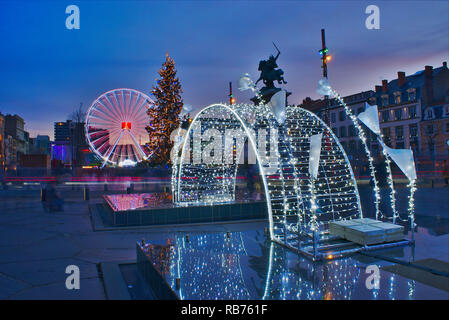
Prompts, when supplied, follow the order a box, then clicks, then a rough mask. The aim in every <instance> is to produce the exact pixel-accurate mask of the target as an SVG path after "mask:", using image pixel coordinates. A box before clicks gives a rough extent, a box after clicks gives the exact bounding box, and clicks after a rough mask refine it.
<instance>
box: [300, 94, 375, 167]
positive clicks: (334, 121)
mask: <svg viewBox="0 0 449 320" xmlns="http://www.w3.org/2000/svg"><path fill="white" fill-rule="evenodd" d="M373 95H374V91H371V90H370V91H363V92H359V93H356V94H352V95H349V96H346V97H343V101H344V102H345V103H346V104H347V105H348V106H349V108H350V109H351V110H352V113H353V114H354V115H358V114H359V113H361V112H363V111H364V110H365V103H367V102H368V101H369V99H370V98H371V97H372V96H373ZM326 105H327V110H328V114H329V119H328V121H329V123H328V125H329V126H330V127H331V129H332V131H333V132H334V134H335V135H336V136H337V137H338V139H339V141H340V143H341V145H342V147H343V148H344V149H345V151H346V154H347V155H348V158H349V160H350V161H351V164H352V166H353V169H354V173H355V174H356V175H364V174H365V173H366V172H367V170H368V168H367V166H366V156H365V151H364V149H363V145H362V143H361V140H360V139H359V137H358V134H357V130H356V128H355V127H354V125H353V123H352V121H351V119H350V118H349V117H348V116H347V115H346V112H345V109H344V107H343V106H342V105H341V104H340V103H339V102H338V101H337V100H336V99H329V100H328V101H327V102H326V101H325V100H322V99H319V100H312V99H310V98H309V97H307V98H306V99H304V100H303V103H302V104H301V107H303V108H305V109H307V110H309V111H312V112H314V113H316V114H317V115H318V116H319V117H320V118H322V119H323V117H324V112H325V110H326ZM368 131H369V130H367V133H368V134H369V137H371V135H370V133H369V132H368ZM373 138H374V137H373ZM368 141H369V142H370V141H371V140H370V139H368Z"/></svg>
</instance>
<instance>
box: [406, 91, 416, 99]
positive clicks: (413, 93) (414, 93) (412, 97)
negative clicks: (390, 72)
mask: <svg viewBox="0 0 449 320" xmlns="http://www.w3.org/2000/svg"><path fill="white" fill-rule="evenodd" d="M415 99H416V92H415V90H413V91H409V93H408V101H415Z"/></svg>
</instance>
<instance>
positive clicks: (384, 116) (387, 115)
mask: <svg viewBox="0 0 449 320" xmlns="http://www.w3.org/2000/svg"><path fill="white" fill-rule="evenodd" d="M389 120H390V113H389V112H388V110H385V111H382V122H387V121H389Z"/></svg>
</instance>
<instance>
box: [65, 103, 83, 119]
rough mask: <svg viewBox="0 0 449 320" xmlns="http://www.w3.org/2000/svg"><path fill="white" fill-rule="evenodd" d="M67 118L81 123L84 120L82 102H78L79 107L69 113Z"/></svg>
mask: <svg viewBox="0 0 449 320" xmlns="http://www.w3.org/2000/svg"><path fill="white" fill-rule="evenodd" d="M69 120H72V121H73V122H76V123H82V122H84V121H85V120H86V112H85V111H84V110H83V103H82V102H81V103H80V106H79V108H78V109H76V110H75V111H73V112H72V113H71V114H70V116H69Z"/></svg>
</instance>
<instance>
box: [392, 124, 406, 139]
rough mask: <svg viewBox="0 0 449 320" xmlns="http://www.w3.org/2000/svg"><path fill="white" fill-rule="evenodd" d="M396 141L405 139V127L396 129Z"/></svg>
mask: <svg viewBox="0 0 449 320" xmlns="http://www.w3.org/2000/svg"><path fill="white" fill-rule="evenodd" d="M394 131H395V135H396V139H403V138H404V127H403V126H399V127H396V128H394Z"/></svg>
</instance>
